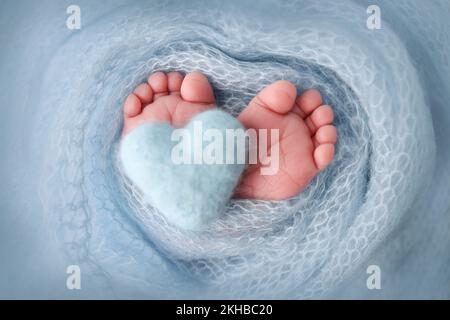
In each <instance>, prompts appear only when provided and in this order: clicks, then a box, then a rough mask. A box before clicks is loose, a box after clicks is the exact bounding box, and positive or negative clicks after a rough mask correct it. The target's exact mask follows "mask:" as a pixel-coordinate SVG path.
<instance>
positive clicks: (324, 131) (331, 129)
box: [314, 125, 337, 144]
mask: <svg viewBox="0 0 450 320" xmlns="http://www.w3.org/2000/svg"><path fill="white" fill-rule="evenodd" d="M314 139H315V141H316V143H317V144H335V143H336V140H337V131H336V127H335V126H333V125H325V126H323V127H320V128H319V129H318V130H317V132H316V135H315V137H314Z"/></svg>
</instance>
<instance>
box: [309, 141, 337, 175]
mask: <svg viewBox="0 0 450 320" xmlns="http://www.w3.org/2000/svg"><path fill="white" fill-rule="evenodd" d="M333 157H334V144H329V143H327V144H321V145H319V146H318V147H317V148H316V150H314V162H315V163H316V167H317V169H318V170H320V171H321V170H323V169H325V168H326V167H327V166H328V165H329V164H330V163H331V161H333Z"/></svg>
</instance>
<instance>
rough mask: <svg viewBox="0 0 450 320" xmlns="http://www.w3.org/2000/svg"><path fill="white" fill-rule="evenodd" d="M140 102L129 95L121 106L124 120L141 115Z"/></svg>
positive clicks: (133, 95) (134, 96) (135, 97)
mask: <svg viewBox="0 0 450 320" xmlns="http://www.w3.org/2000/svg"><path fill="white" fill-rule="evenodd" d="M141 110H142V103H141V100H140V99H139V98H138V97H137V96H136V95H135V94H134V93H132V94H130V95H129V96H128V97H127V99H126V100H125V103H124V105H123V113H124V116H125V118H132V117H135V116H137V115H138V114H140V113H141Z"/></svg>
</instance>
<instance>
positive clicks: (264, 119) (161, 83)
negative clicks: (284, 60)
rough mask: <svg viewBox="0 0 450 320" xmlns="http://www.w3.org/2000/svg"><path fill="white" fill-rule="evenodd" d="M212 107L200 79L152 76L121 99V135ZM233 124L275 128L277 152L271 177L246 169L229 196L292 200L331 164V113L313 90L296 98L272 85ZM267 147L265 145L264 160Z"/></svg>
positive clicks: (288, 86)
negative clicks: (236, 122)
mask: <svg viewBox="0 0 450 320" xmlns="http://www.w3.org/2000/svg"><path fill="white" fill-rule="evenodd" d="M214 106H215V98H214V92H213V89H212V87H211V85H210V83H209V82H208V79H207V78H206V77H205V76H204V75H203V74H201V73H199V72H193V73H189V74H188V75H186V76H185V77H183V75H182V74H181V73H178V72H170V73H168V74H165V73H163V72H156V73H153V74H152V75H150V77H149V78H148V81H147V83H143V84H141V85H139V86H138V87H137V88H136V89H135V90H134V92H133V93H131V94H130V95H129V96H128V98H127V99H126V101H125V103H124V106H123V112H124V128H123V135H126V134H128V133H129V132H130V131H131V130H133V129H134V128H136V127H138V126H140V125H141V124H143V123H148V122H167V123H170V124H171V125H172V126H174V127H178V128H179V127H183V126H184V125H185V124H186V123H187V122H189V120H190V119H191V118H192V117H193V116H195V115H196V114H198V113H200V112H203V111H206V110H209V109H211V108H214ZM238 120H239V121H240V122H241V123H242V124H243V125H244V126H245V127H246V128H253V129H256V130H258V129H278V130H279V146H278V147H279V152H280V154H279V170H278V171H277V173H276V174H274V175H261V170H260V168H261V166H262V165H261V164H260V163H257V164H254V165H250V166H249V167H248V168H247V169H246V171H245V172H244V174H243V177H242V179H241V181H240V183H239V185H238V187H237V188H236V191H235V196H236V197H238V198H245V199H264V200H283V199H287V198H289V197H292V196H295V195H296V194H298V193H299V192H301V191H302V190H303V189H304V188H305V187H306V186H307V185H308V184H309V182H310V181H311V180H312V179H313V178H314V177H315V176H316V175H317V174H318V173H319V172H320V171H321V170H323V169H325V168H326V167H327V166H328V165H329V164H330V163H331V161H332V160H333V156H334V144H335V143H336V138H337V134H336V128H335V127H334V126H333V125H332V122H333V110H332V109H331V107H330V106H326V105H322V97H321V95H320V93H319V92H318V91H317V90H314V89H312V90H307V91H305V92H303V93H302V94H301V95H299V96H297V90H296V88H295V86H294V85H293V84H292V83H290V82H288V81H284V80H282V81H277V82H275V83H273V84H271V85H269V86H267V87H266V88H264V89H263V90H262V91H261V92H260V93H259V94H258V95H257V96H256V97H255V98H253V100H252V101H251V102H250V104H249V105H248V106H247V107H246V108H245V109H244V110H243V111H242V113H241V114H240V115H239V117H238ZM269 131H270V130H269ZM269 141H270V140H269ZM272 147H273V146H271V145H270V144H269V145H268V150H267V154H268V155H270V154H271V149H272Z"/></svg>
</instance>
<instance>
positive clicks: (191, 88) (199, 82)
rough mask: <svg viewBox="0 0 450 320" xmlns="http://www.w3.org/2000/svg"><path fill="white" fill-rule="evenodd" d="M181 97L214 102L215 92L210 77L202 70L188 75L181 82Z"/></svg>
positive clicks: (206, 102)
mask: <svg viewBox="0 0 450 320" xmlns="http://www.w3.org/2000/svg"><path fill="white" fill-rule="evenodd" d="M181 97H182V98H183V100H185V101H189V102H194V103H205V104H212V103H214V102H215V98H214V92H213V89H212V87H211V84H210V83H209V81H208V79H207V78H206V77H205V76H204V75H203V74H202V73H200V72H192V73H189V74H188V75H186V77H185V78H184V80H183V83H182V84H181Z"/></svg>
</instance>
